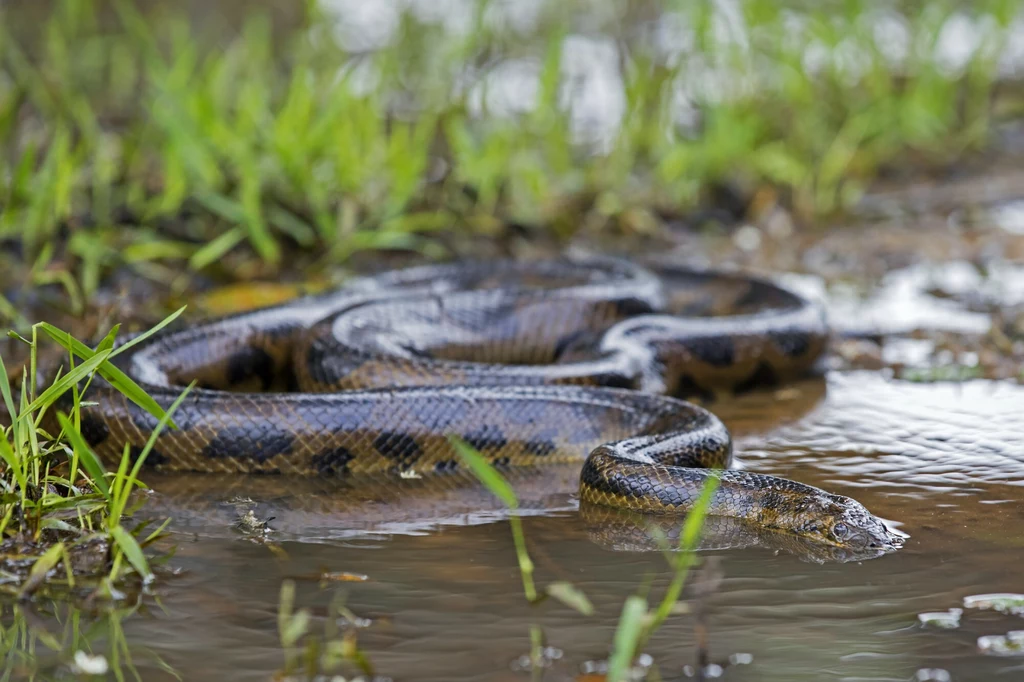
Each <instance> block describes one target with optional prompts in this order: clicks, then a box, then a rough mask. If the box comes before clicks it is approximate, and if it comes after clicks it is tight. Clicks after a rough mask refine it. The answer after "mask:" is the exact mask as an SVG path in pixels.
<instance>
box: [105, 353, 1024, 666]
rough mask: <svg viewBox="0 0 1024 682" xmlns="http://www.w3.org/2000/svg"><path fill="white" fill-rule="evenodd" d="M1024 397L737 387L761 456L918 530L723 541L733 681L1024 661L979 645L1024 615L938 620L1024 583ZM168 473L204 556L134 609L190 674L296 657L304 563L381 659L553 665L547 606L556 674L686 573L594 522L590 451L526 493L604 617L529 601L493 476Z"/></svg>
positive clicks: (560, 565)
mask: <svg viewBox="0 0 1024 682" xmlns="http://www.w3.org/2000/svg"><path fill="white" fill-rule="evenodd" d="M1021 405H1024V389H1022V388H1021V387H1019V386H1014V385H1008V384H997V383H994V382H985V381H975V382H968V383H964V384H929V385H920V384H912V383H906V382H895V381H888V380H886V379H884V378H882V377H881V376H879V375H878V374H877V373H866V372H854V373H830V374H829V375H828V376H827V377H826V378H825V379H823V380H809V381H806V382H803V383H800V384H797V385H795V386H792V387H788V388H786V389H784V390H783V391H781V392H775V393H761V394H755V395H750V396H746V397H744V398H741V399H738V400H735V401H728V402H721V403H719V404H716V405H715V410H716V411H717V413H718V414H719V415H720V416H721V417H722V418H723V419H724V420H725V421H726V423H727V424H728V425H729V427H730V428H731V429H732V430H733V432H734V434H735V436H736V439H737V447H738V452H739V453H740V456H741V458H742V462H741V466H745V467H747V468H749V469H752V470H755V471H760V472H764V473H770V474H775V475H781V476H787V477H791V478H795V479H798V480H801V481H806V482H808V483H811V484H814V485H819V486H822V487H825V488H827V489H829V490H833V491H835V492H839V493H843V494H848V495H851V496H854V497H856V498H857V499H859V500H861V501H862V502H863V503H864V504H866V505H867V506H868V508H870V509H871V510H872V511H874V512H875V513H877V514H878V515H880V516H882V517H883V518H885V519H887V520H889V521H890V522H891V523H892V524H893V525H894V526H895V527H896V528H898V529H899V530H900V531H902V532H904V533H906V534H907V535H909V539H908V540H907V544H906V546H905V547H904V548H903V549H902V550H901V551H899V552H898V553H896V554H892V555H888V556H884V557H881V558H878V559H875V560H871V561H865V562H860V563H857V562H854V563H820V564H819V563H814V562H812V561H808V560H806V559H804V558H802V557H800V556H797V555H794V554H790V553H788V552H786V551H781V552H778V553H775V552H773V551H770V550H768V549H762V548H757V547H754V548H746V549H736V550H724V551H707V552H704V553H703V555H704V556H706V557H712V556H715V557H719V558H720V561H721V564H720V569H721V571H722V574H723V580H722V582H721V584H720V585H719V587H718V589H717V591H715V592H714V593H713V594H712V595H711V596H710V598H709V599H708V602H707V606H708V609H709V621H708V625H709V642H710V654H711V660H712V661H713V662H714V663H716V664H718V665H721V666H723V667H724V672H723V679H728V680H737V681H741V680H837V681H838V680H909V679H914V676H915V675H916V674H918V671H920V670H925V669H941V670H945V671H947V672H948V673H949V674H950V676H951V679H953V680H990V679H1006V680H1018V679H1024V659H1013V658H1004V657H996V656H989V655H983V654H981V653H979V652H978V650H977V639H978V638H979V637H981V636H986V635H998V634H1005V633H1006V632H1007V631H1010V630H1014V629H1024V621H1022V620H1021V618H1020V616H1012V615H1002V614H998V613H996V612H993V611H979V610H976V609H966V610H965V613H964V614H963V616H962V617H961V623H960V626H959V627H958V628H955V629H940V628H936V627H925V626H922V625H921V624H920V623H919V620H918V614H919V613H923V612H930V611H944V610H946V609H949V608H962V606H963V604H962V602H963V598H964V597H967V596H970V595H975V594H982V593H990V592H1021V591H1024V577H1022V575H1024V574H1022V573H1021V571H1020V565H1021V562H1022V561H1024V523H1022V522H1024V505H1022V504H1021V502H1020V498H1021V492H1022V491H1021V486H1022V485H1024V418H1022V417H1021V414H1020V406H1021ZM148 482H149V483H150V484H151V485H152V486H153V487H154V488H155V489H156V490H157V491H158V493H157V495H156V496H155V499H154V500H152V501H151V502H152V504H151V505H150V507H149V508H150V510H151V511H152V512H153V513H155V514H157V515H163V514H167V513H170V514H171V515H172V516H173V517H174V518H175V523H174V525H173V526H172V527H173V528H174V531H175V535H174V540H175V542H176V543H177V544H178V553H177V555H176V557H175V559H174V562H173V565H174V566H176V567H178V568H180V569H182V573H181V575H180V576H179V577H177V578H173V579H171V580H169V581H166V582H163V583H162V584H160V585H159V586H158V587H157V592H158V595H159V601H160V602H161V608H159V609H157V608H149V609H147V612H145V613H142V614H139V615H136V616H135V617H133V618H130V619H127V620H126V621H125V622H124V627H125V630H126V636H127V639H128V641H129V642H130V643H131V644H132V645H133V646H134V647H136V648H138V649H142V648H143V647H145V649H146V650H147V653H144V654H142V655H140V656H139V660H137V661H136V663H137V665H138V666H139V669H140V671H142V676H143V678H144V679H147V680H150V679H153V680H159V679H171V676H170V675H169V674H168V673H167V672H164V671H162V670H161V668H160V666H159V665H157V664H156V663H155V662H154V661H155V659H153V658H152V656H154V655H156V656H159V657H160V658H161V659H163V661H164V662H165V663H166V664H167V665H169V666H170V667H171V668H173V669H174V670H175V671H177V673H178V674H179V675H181V676H182V678H183V679H189V680H193V679H221V680H266V679H268V677H269V676H270V674H271V673H272V672H273V671H275V670H277V669H278V668H280V667H281V665H282V654H281V649H280V645H279V639H278V632H277V606H278V598H279V593H280V589H281V584H282V581H283V580H284V579H286V578H293V579H297V580H298V595H299V596H298V601H299V604H300V605H302V606H308V607H311V608H313V609H314V615H319V616H323V615H324V614H325V613H326V612H327V607H328V606H329V604H330V603H331V599H332V598H333V597H334V596H335V594H336V592H338V591H339V590H340V591H342V592H343V593H345V595H346V601H345V603H346V605H347V606H348V607H349V608H350V609H351V610H352V612H354V613H355V614H356V615H357V616H359V617H360V618H367V619H369V621H370V624H369V625H368V627H364V628H361V629H360V630H359V632H358V641H359V644H360V646H361V647H363V648H364V650H365V652H366V653H367V655H368V656H369V658H370V659H371V660H372V662H373V664H374V666H375V667H376V670H377V672H378V674H380V675H385V676H388V677H391V678H393V679H396V680H412V679H415V680H449V681H451V680H495V681H497V680H525V679H529V677H528V674H527V673H524V672H517V671H515V670H513V667H514V663H515V661H516V660H517V659H518V658H519V657H520V656H522V655H523V654H525V653H526V652H527V651H528V648H529V639H528V631H529V627H530V625H531V624H537V625H540V626H541V627H542V628H543V630H544V632H545V634H546V637H547V644H548V645H549V646H551V647H555V648H556V649H557V650H558V651H559V652H561V655H560V658H558V659H557V660H556V661H554V662H552V664H551V667H549V668H548V669H547V670H546V671H545V677H544V679H549V680H563V679H564V680H571V679H575V676H577V675H579V674H580V671H581V670H584V669H586V666H587V665H588V661H595V660H600V659H604V658H606V657H607V655H608V651H609V646H610V643H611V641H612V637H613V633H614V628H615V625H616V622H617V619H618V616H619V612H620V609H621V607H622V603H623V601H624V600H625V599H626V598H627V597H628V596H629V595H631V594H634V593H635V592H636V591H637V590H638V589H639V588H640V587H641V586H642V584H643V583H644V582H645V581H646V580H648V579H650V580H651V581H653V594H654V595H660V590H661V589H663V588H664V586H665V585H666V584H667V580H668V578H669V575H670V574H669V570H668V568H667V565H666V562H665V561H664V559H663V557H662V556H661V555H660V554H658V553H656V552H646V551H621V550H619V551H616V550H612V549H610V548H609V547H608V546H607V544H602V542H600V539H599V538H597V537H596V536H594V535H592V534H591V532H590V530H591V527H589V526H588V524H587V522H586V520H585V519H584V518H583V517H582V516H581V515H580V513H579V512H578V511H577V509H576V504H575V502H574V499H573V495H572V493H573V490H574V486H575V478H574V471H573V470H572V469H568V468H563V469H554V470H551V471H549V472H547V473H545V474H544V475H540V476H534V475H524V476H522V477H520V478H518V479H517V488H518V489H519V491H520V493H521V495H522V497H523V498H524V504H525V505H526V506H527V507H529V508H530V514H531V515H529V516H527V518H526V520H525V530H526V534H527V537H528V540H529V542H530V551H531V554H532V556H533V558H534V560H535V562H536V563H537V578H538V580H539V582H540V583H541V584H546V583H549V582H551V581H554V580H569V581H571V582H572V583H574V584H575V585H576V586H577V587H579V588H580V589H582V590H583V591H584V592H585V593H586V594H587V596H588V597H589V598H590V599H591V601H592V602H593V604H594V606H595V608H596V613H595V615H594V616H592V617H585V616H582V615H580V614H578V613H576V612H574V611H572V610H570V609H569V608H567V607H565V606H562V605H560V604H557V603H554V602H549V603H545V604H542V605H540V606H536V607H530V606H528V605H527V604H526V602H525V600H524V598H523V595H522V589H521V583H520V579H519V575H518V572H517V569H516V560H515V552H514V548H513V544H512V538H511V534H510V529H509V526H508V523H507V521H505V520H504V519H503V514H501V512H500V505H497V504H496V503H494V502H493V501H492V500H491V499H490V497H489V496H488V495H487V493H485V492H484V491H482V490H480V489H479V488H477V487H475V486H472V485H468V486H466V487H464V488H459V487H457V486H451V487H442V488H443V489H442V490H441V492H438V491H437V489H436V487H434V486H432V485H431V483H430V482H429V481H402V482H400V483H399V484H398V485H397V488H398V490H397V491H396V485H395V484H392V485H391V486H390V487H388V488H374V487H373V486H370V487H369V488H368V490H367V491H363V492H362V493H358V492H355V491H353V490H351V489H347V490H346V489H345V488H343V487H342V488H340V487H339V486H338V485H337V484H330V483H328V482H323V481H321V482H313V481H306V482H304V483H303V484H301V485H300V484H299V483H298V482H286V481H282V480H281V479H278V478H273V477H266V478H257V479H249V480H248V481H246V480H244V479H232V480H230V481H228V480H224V479H221V480H217V479H213V478H211V477H203V476H195V477H181V476H177V477H159V478H152V477H151V478H150V480H149V481H148ZM417 487H419V488H420V489H421V493H422V494H419V495H417V494H415V493H414V492H413V489H414V488H417ZM238 495H243V496H248V497H249V498H250V499H251V500H252V501H253V503H255V505H256V506H255V507H254V511H255V512H256V513H257V515H258V516H274V517H276V518H275V519H274V520H273V521H271V522H270V525H271V526H272V527H274V528H277V529H278V531H277V532H276V533H274V534H273V535H272V537H274V538H275V539H276V540H277V541H278V542H279V545H278V546H279V548H280V550H281V551H280V552H274V551H271V549H270V548H269V547H268V546H267V545H266V544H264V543H261V542H258V541H254V540H253V539H251V538H250V537H247V536H245V535H244V534H242V533H240V532H238V531H237V530H235V529H233V528H232V527H231V523H232V521H233V520H234V519H235V518H236V516H237V510H238V509H239V507H238V505H236V504H232V503H230V500H232V498H234V497H236V496H238ZM246 508H248V507H246ZM438 510H440V511H438ZM595 539H597V540H598V541H595ZM323 572H345V573H351V574H357V575H364V576H366V578H367V579H366V580H365V581H363V582H358V581H354V582H332V583H329V584H328V585H327V586H326V587H325V588H322V587H321V586H320V585H318V583H317V581H316V580H312V579H310V576H316V575H319V574H321V573H323ZM694 624H695V621H694V618H693V617H692V616H689V615H682V616H676V617H674V618H672V619H670V620H669V621H668V622H667V623H666V624H665V626H664V627H663V628H662V630H661V631H659V632H658V633H657V635H656V636H655V637H654V638H653V639H652V641H651V642H650V645H649V646H648V648H647V653H649V654H650V655H651V656H652V657H653V660H654V662H655V664H656V665H657V666H658V668H659V670H660V672H661V675H662V676H663V678H664V679H685V677H684V672H683V671H684V669H685V668H686V666H692V665H693V664H694V663H695V661H696V653H695V630H694ZM321 627H322V620H321V619H317V620H316V621H315V623H314V629H315V630H317V631H320V628H321ZM748 656H749V663H743V664H739V665H730V664H729V661H730V657H732V658H733V659H734V660H736V658H737V657H738V659H739V660H740V661H745V660H747V657H748ZM920 674H921V675H925V673H920ZM922 679H928V677H927V676H925V677H923V678H922ZM936 679H941V677H939V678H936Z"/></svg>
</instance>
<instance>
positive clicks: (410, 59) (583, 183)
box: [0, 0, 1020, 314]
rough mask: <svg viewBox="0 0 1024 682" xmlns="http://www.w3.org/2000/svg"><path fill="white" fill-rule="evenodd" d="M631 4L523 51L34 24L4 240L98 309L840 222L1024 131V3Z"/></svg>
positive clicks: (279, 31) (496, 45) (446, 30)
mask: <svg viewBox="0 0 1024 682" xmlns="http://www.w3.org/2000/svg"><path fill="white" fill-rule="evenodd" d="M158 5H159V4H158ZM22 7H24V6H23V5H22ZM625 7H626V9H623V8H622V7H620V6H619V4H618V3H597V5H593V4H592V3H588V4H586V5H584V4H582V3H578V2H560V3H554V2H552V3H542V4H541V6H540V8H539V9H538V10H537V12H536V14H535V15H534V16H533V17H532V18H530V19H529V20H528V21H526V22H525V23H524V24H523V25H517V27H516V28H514V29H512V28H509V26H508V23H507V19H508V18H507V17H504V16H503V15H502V14H501V11H502V10H501V8H500V7H499V6H498V5H497V4H496V3H488V2H485V1H484V0H480V1H479V2H471V3H467V6H466V8H465V11H464V13H463V14H462V15H460V18H461V19H462V20H463V21H462V22H461V24H459V22H449V23H448V24H446V23H445V22H444V21H442V20H441V19H440V18H438V17H434V16H424V15H416V14H414V13H411V11H410V12H407V13H405V14H399V15H397V16H396V18H395V20H394V22H392V23H391V24H389V26H390V28H388V27H385V29H386V30H385V29H382V30H384V37H383V38H381V40H379V41H377V42H376V43H375V44H372V45H365V44H361V43H360V39H361V38H365V36H360V31H359V30H358V29H357V30H353V27H352V26H351V25H349V24H348V23H346V22H348V21H349V18H348V17H346V16H340V17H336V16H331V15H330V14H328V13H327V10H325V9H324V8H323V7H321V6H320V5H319V4H318V3H314V2H310V3H307V5H306V8H305V11H304V12H303V13H301V16H300V17H293V18H292V19H293V20H292V21H291V22H290V23H288V22H285V21H275V20H274V19H273V18H272V17H271V15H269V14H267V13H265V12H263V11H261V10H260V9H259V8H251V7H246V11H245V17H244V21H239V22H238V23H239V25H240V27H236V28H234V29H229V28H224V30H222V31H217V30H214V29H211V28H210V25H215V24H216V22H207V24H203V25H202V27H201V26H200V23H199V22H197V21H191V20H190V19H189V18H188V17H186V16H185V15H184V13H183V12H182V11H181V10H180V9H178V8H177V7H176V6H175V5H174V4H173V3H163V4H162V6H158V7H156V8H154V9H151V10H147V12H151V13H150V14H146V15H143V14H141V13H140V10H138V9H137V8H136V7H135V5H134V4H133V3H129V2H127V1H126V0H116V1H114V2H110V3H105V2H100V1H99V0H69V1H68V2H63V3H58V5H57V6H56V8H55V11H54V12H52V13H51V14H49V15H48V16H47V17H46V18H45V20H44V21H42V22H41V23H40V22H38V21H34V19H36V17H35V16H34V15H33V14H32V13H31V11H26V10H25V9H21V10H19V4H18V3H14V4H8V5H6V6H5V7H4V9H3V10H0V27H2V28H0V239H6V240H8V244H9V245H10V246H11V247H12V249H13V250H14V251H15V252H17V253H19V254H20V256H19V257H20V259H21V260H22V261H23V264H24V267H25V270H26V272H25V275H26V281H29V282H31V283H33V284H36V285H42V284H52V285H57V286H60V287H63V288H64V289H66V290H67V291H68V292H69V295H70V296H71V298H72V299H73V301H74V302H76V303H77V305H79V306H81V305H82V302H83V301H87V300H88V298H89V296H90V294H91V293H92V292H95V291H96V290H97V288H98V286H99V284H100V282H101V281H102V279H103V277H104V276H105V274H106V273H108V272H110V271H111V270H113V269H116V268H128V269H130V270H133V271H135V272H137V273H140V274H142V275H144V276H146V277H150V278H155V279H160V280H165V281H170V282H181V281H182V279H181V278H182V277H183V275H182V271H183V269H184V271H185V272H186V273H187V272H197V271H202V272H227V273H229V274H230V276H233V277H251V276H252V275H254V274H260V273H269V272H274V271H277V270H279V269H281V268H282V267H285V265H286V264H287V263H289V262H290V261H289V260H288V259H286V258H285V256H286V254H289V253H291V252H295V251H298V252H301V253H303V254H306V257H307V258H308V259H309V260H311V261H316V262H319V263H323V264H337V263H342V262H346V261H348V260H350V259H351V258H352V257H353V256H354V255H356V254H359V253H362V252H364V251H366V250H378V249H395V248H398V249H414V250H421V251H425V252H426V253H428V254H431V253H437V249H438V245H439V244H440V243H449V244H455V245H456V248H458V247H459V245H460V244H462V243H463V242H465V241H466V240H468V239H471V238H473V237H480V236H483V237H494V236H497V235H508V234H511V233H510V232H509V231H508V229H507V226H509V225H514V226H516V230H518V231H519V232H521V231H523V230H525V231H526V232H527V233H528V234H529V235H532V236H534V237H542V238H548V239H555V240H558V239H562V238H565V237H568V236H570V235H572V234H575V233H579V232H580V231H581V230H582V231H608V230H612V231H615V230H618V231H626V232H630V233H647V232H651V231H657V230H658V229H660V228H661V227H662V226H663V225H664V224H665V223H666V222H669V221H677V220H682V219H683V218H684V217H685V216H686V215H687V213H688V212H689V211H691V210H692V209H694V208H695V207H697V206H699V205H701V204H702V203H706V202H708V201H711V202H712V203H715V204H719V205H721V204H722V201H721V200H720V199H718V198H716V197H720V196H721V195H722V191H721V190H722V189H723V188H724V189H725V190H726V192H725V194H727V195H729V196H731V197H733V200H731V201H732V203H737V202H738V204H739V206H738V207H737V206H734V207H732V208H734V209H736V210H737V211H739V212H740V213H741V214H742V213H747V214H751V213H757V211H759V210H761V209H763V208H764V207H765V206H772V205H775V204H783V205H786V206H788V207H789V208H791V209H792V210H793V211H794V212H795V214H796V215H797V216H798V217H803V218H804V219H806V220H814V219H820V218H822V217H824V216H828V215H831V214H833V213H834V212H836V211H840V210H842V209H844V208H845V207H848V206H850V205H851V204H852V203H854V202H856V200H857V198H858V197H859V196H860V194H861V192H862V191H863V190H864V188H865V187H866V186H867V185H868V184H870V183H871V182H872V181H874V180H875V179H876V178H877V177H878V176H879V175H880V174H881V173H883V172H884V171H886V170H887V169H889V170H891V169H893V168H897V169H898V168H905V167H907V166H910V167H914V168H920V167H935V166H943V165H946V164H950V163H955V162H957V161H959V160H962V159H964V158H965V155H967V154H968V153H969V152H971V151H972V150H978V149H982V148H984V147H985V146H986V145H987V144H989V143H990V141H991V140H992V133H993V129H994V126H995V125H996V124H997V123H998V122H999V121H1000V120H1004V119H1006V118H1007V117H1009V118H1016V117H1019V115H1020V111H1019V106H1017V107H1016V108H1013V107H1012V106H1011V107H1009V108H1008V105H1007V104H1006V101H1005V98H1000V97H998V95H999V94H1000V93H1001V92H1006V91H1007V90H1009V91H1011V92H1012V90H1013V88H1012V87H1010V88H1007V87H1006V86H1007V83H1006V82H1005V81H1006V79H1007V78H1009V76H1008V75H1007V72H1004V71H1001V70H1000V69H1001V64H1002V59H1003V58H1004V56H1005V54H1006V49H1005V48H1006V46H1007V44H1008V41H1009V40H1010V38H1011V35H1012V31H1013V30H1014V28H1013V26H1014V23H1013V22H1014V21H1015V20H1017V19H1019V18H1020V17H1019V7H1018V3H1015V2H1012V1H1010V0H983V1H981V2H976V3H971V4H970V6H969V7H968V6H963V5H962V4H954V3H941V2H930V3H902V2H890V3H883V4H880V3H868V2H860V1H852V2H844V3H824V4H820V3H819V4H807V3H799V2H793V3H788V4H783V3H777V2H773V1H771V0H741V2H738V3H735V8H734V9H735V11H727V10H726V9H723V8H722V7H720V6H719V5H718V4H717V3H683V4H676V5H672V6H670V7H667V8H664V9H660V10H658V11H657V12H656V13H654V14H653V15H652V14H651V13H650V12H647V11H646V10H643V8H640V7H639V6H633V5H627V6H625ZM456 13H458V12H456ZM225 23H229V22H225ZM453 23H455V24H459V26H461V28H454V27H453V25H451V24H453ZM282 24H288V27H287V28H281V25H282ZM346 29H348V30H347V31H346ZM957 31H959V32H960V33H961V34H962V33H964V32H965V31H966V33H967V34H968V38H967V39H966V40H967V42H966V44H967V47H968V48H969V49H967V50H966V51H965V52H962V53H961V52H957V51H956V50H953V51H952V53H951V52H950V50H949V49H947V43H949V40H950V39H949V36H950V35H951V34H952V33H955V32H957ZM364 33H365V31H364ZM363 42H365V40H363ZM951 54H952V56H951ZM1009 85H1011V86H1012V85H1013V83H1009ZM754 217H755V218H756V215H755V216H754ZM439 234H443V235H444V236H445V238H446V239H445V240H441V241H438V240H436V239H434V237H437V236H439ZM5 309H6V310H7V311H8V312H9V311H10V309H11V306H10V305H7V306H0V313H3V311H4V310H5ZM3 314H7V313H3Z"/></svg>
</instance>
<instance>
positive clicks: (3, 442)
mask: <svg viewBox="0 0 1024 682" xmlns="http://www.w3.org/2000/svg"><path fill="white" fill-rule="evenodd" d="M0 457H2V458H3V460H4V461H5V462H7V470H8V471H9V472H10V473H11V475H13V476H14V480H15V482H16V483H17V484H18V488H19V489H20V490H25V489H26V487H25V486H26V485H27V484H28V477H27V475H26V474H25V469H24V464H25V463H24V462H23V461H22V460H21V459H20V458H19V457H18V455H17V453H15V452H14V448H12V447H11V444H10V443H8V442H7V438H5V437H0Z"/></svg>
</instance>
